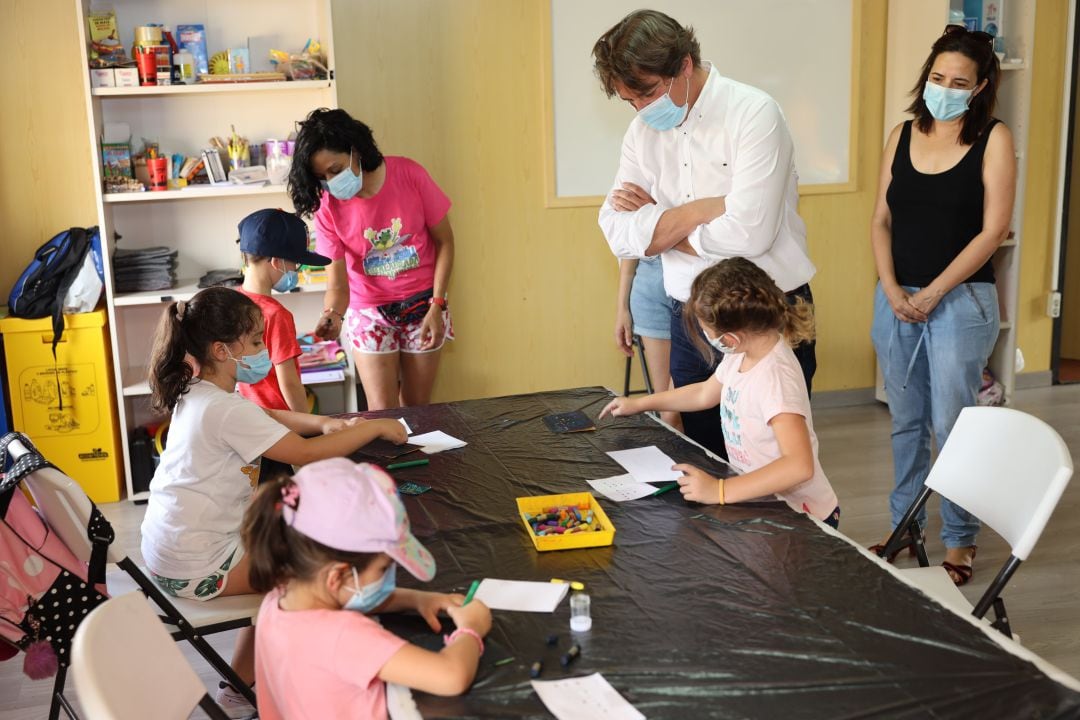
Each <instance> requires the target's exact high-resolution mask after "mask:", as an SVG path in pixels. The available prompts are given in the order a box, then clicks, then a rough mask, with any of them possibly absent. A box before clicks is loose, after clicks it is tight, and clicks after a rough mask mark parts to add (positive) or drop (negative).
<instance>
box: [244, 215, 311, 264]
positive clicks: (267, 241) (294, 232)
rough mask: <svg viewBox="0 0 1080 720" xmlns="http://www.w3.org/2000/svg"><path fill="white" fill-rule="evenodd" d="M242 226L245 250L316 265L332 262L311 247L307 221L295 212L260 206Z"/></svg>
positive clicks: (255, 253) (252, 253) (245, 219)
mask: <svg viewBox="0 0 1080 720" xmlns="http://www.w3.org/2000/svg"><path fill="white" fill-rule="evenodd" d="M238 227H239V229H240V251H241V252H246V253H248V254H250V255H261V256H262V257H271V258H281V259H282V260H291V261H292V262H294V263H299V264H301V265H314V266H315V267H324V266H326V265H329V264H330V258H328V257H326V256H324V255H319V254H318V253H313V252H311V251H310V250H308V249H307V239H308V230H307V225H305V224H304V221H303V220H301V219H300V218H298V217H296V215H293V214H292V213H287V212H285V211H284V210H277V209H273V208H267V209H265V210H256V211H255V212H253V213H251V214H250V215H248V216H247V217H246V218H244V219H243V220H241V221H240V225H239V226H238Z"/></svg>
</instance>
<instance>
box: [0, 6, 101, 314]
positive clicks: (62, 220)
mask: <svg viewBox="0 0 1080 720" xmlns="http://www.w3.org/2000/svg"><path fill="white" fill-rule="evenodd" d="M77 25H78V23H77V22H76V19H75V3H74V2H73V0H33V1H31V0H14V2H12V1H11V0H8V1H7V2H3V3H0V27H3V28H6V30H5V35H6V36H7V38H8V40H9V47H8V53H7V59H6V62H5V66H6V72H5V79H4V90H3V95H2V96H0V137H2V138H3V147H4V149H3V152H0V221H2V222H3V239H2V240H0V304H5V303H7V297H8V292H9V291H10V290H11V286H12V285H13V284H14V282H15V280H16V279H17V278H18V277H19V273H20V272H22V270H23V268H24V267H26V265H27V264H28V263H29V262H30V260H31V258H33V256H34V250H36V249H37V248H38V246H39V245H41V244H42V243H44V242H45V241H46V240H48V239H49V238H50V237H52V236H53V235H55V234H56V233H57V232H59V231H61V230H64V229H65V228H69V227H71V226H73V225H77V226H88V225H96V224H97V211H96V210H95V209H94V185H93V183H94V179H93V172H92V171H91V169H90V162H91V156H90V148H89V142H88V138H89V131H88V130H87V129H86V101H85V100H84V99H83V89H82V83H83V82H84V80H83V76H82V72H81V71H80V69H79V53H81V52H82V41H81V39H80V38H79V34H78V28H77Z"/></svg>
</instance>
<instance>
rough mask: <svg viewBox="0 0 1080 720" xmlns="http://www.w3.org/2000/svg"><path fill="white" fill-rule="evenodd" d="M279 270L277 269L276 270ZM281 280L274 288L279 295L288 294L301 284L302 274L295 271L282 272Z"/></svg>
mask: <svg viewBox="0 0 1080 720" xmlns="http://www.w3.org/2000/svg"><path fill="white" fill-rule="evenodd" d="M274 269H275V270H277V268H274ZM281 272H282V275H281V278H280V279H279V280H278V281H277V282H276V283H274V285H273V288H274V290H276V291H277V292H279V293H287V292H289V291H290V290H292V289H293V288H294V287H296V286H297V285H299V284H300V273H298V272H296V271H295V270H282V271H281Z"/></svg>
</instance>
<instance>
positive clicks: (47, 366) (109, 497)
mask: <svg viewBox="0 0 1080 720" xmlns="http://www.w3.org/2000/svg"><path fill="white" fill-rule="evenodd" d="M0 333H2V334H3V337H4V350H5V355H6V363H7V371H8V379H9V381H10V390H11V397H10V402H11V417H12V425H13V427H14V428H15V429H16V430H19V431H20V432H23V433H26V435H28V436H29V437H30V439H31V440H32V441H33V442H34V444H35V445H36V446H37V447H38V449H39V450H41V452H42V454H44V456H45V458H46V459H47V460H49V461H50V462H52V463H53V464H54V465H56V466H57V467H59V468H60V469H61V470H63V471H64V473H66V474H67V475H69V476H70V477H72V478H73V479H74V480H75V481H76V482H78V483H79V484H80V485H81V486H82V487H83V489H85V490H86V493H87V495H89V496H90V499H91V500H93V501H94V502H97V503H102V502H115V501H117V500H119V499H120V483H121V476H122V470H121V467H122V465H121V463H122V457H121V455H120V433H119V428H118V422H117V415H116V402H115V400H114V398H113V390H112V389H113V378H112V364H111V362H110V358H109V350H108V347H109V346H108V334H107V332H106V329H105V311H104V310H97V311H95V312H90V313H80V314H78V315H65V316H64V334H63V336H62V337H61V339H60V343H59V344H58V345H57V346H56V360H55V362H54V361H53V355H52V340H53V331H52V318H43V319H41V320H22V319H19V318H5V319H0Z"/></svg>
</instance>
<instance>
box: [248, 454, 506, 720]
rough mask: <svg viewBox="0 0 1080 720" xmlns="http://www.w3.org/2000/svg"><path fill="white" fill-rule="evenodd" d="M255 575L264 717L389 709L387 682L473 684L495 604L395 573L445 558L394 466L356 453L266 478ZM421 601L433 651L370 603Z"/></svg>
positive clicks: (253, 518) (353, 714) (426, 572)
mask: <svg viewBox="0 0 1080 720" xmlns="http://www.w3.org/2000/svg"><path fill="white" fill-rule="evenodd" d="M243 536H244V546H245V547H246V548H247V550H248V554H249V557H250V558H251V571H250V572H251V583H252V586H253V587H254V588H256V589H257V590H259V591H260V592H266V593H267V595H266V597H265V598H264V599H263V603H262V608H261V609H260V610H259V618H258V621H257V622H256V624H255V636H256V642H255V677H256V683H255V691H256V694H257V696H258V701H259V717H261V718H263V720H284V719H285V718H288V720H306V719H309V718H310V719H311V720H316V719H318V720H323V718H372V719H373V720H375V719H377V718H385V717H386V716H387V703H386V683H388V682H389V683H396V684H398V685H404V686H405V687H409V688H416V689H417V690H422V691H424V692H428V693H433V694H436V695H458V694H460V693H463V692H465V691H466V690H468V689H469V686H470V685H472V681H473V677H474V676H475V675H476V669H477V666H478V664H479V662H480V656H481V655H483V653H484V641H483V636H484V635H486V634H487V633H488V631H489V630H490V629H491V611H490V610H489V609H488V608H487V606H486V605H484V603H482V602H480V601H479V600H473V601H472V602H470V603H468V604H467V605H464V604H463V601H464V600H465V598H464V597H462V596H461V595H447V594H443V593H431V592H422V591H420V590H407V589H404V588H399V587H397V585H396V570H397V568H398V567H399V566H400V567H401V568H404V569H405V570H406V571H407V572H408V573H409V574H410V575H412V576H413V577H415V578H417V579H418V580H423V581H426V580H431V579H432V577H434V575H435V559H434V558H433V557H432V556H431V554H430V553H429V552H428V551H427V549H426V548H425V547H424V546H423V545H421V544H420V543H419V542H418V541H417V539H416V538H415V537H414V536H413V534H412V532H411V531H410V529H409V518H408V515H407V514H406V513H405V507H404V506H403V505H402V504H401V500H400V499H399V498H398V494H397V488H396V487H395V485H394V481H393V480H391V479H390V476H389V475H387V474H386V473H385V472H383V471H382V470H381V469H380V468H378V467H376V466H374V465H367V464H359V465H357V464H354V463H352V462H350V461H349V460H346V459H345V458H334V459H332V460H323V461H321V462H316V463H312V464H310V465H305V466H304V467H302V468H301V469H300V470H299V472H297V473H296V475H295V476H293V477H290V478H284V479H281V480H278V481H276V482H273V483H266V484H264V485H262V486H261V487H260V488H259V492H258V494H257V495H256V496H255V500H254V501H253V502H252V503H251V506H250V507H249V508H248V511H247V516H246V518H245V521H244V535H243ZM402 611H413V612H416V613H418V614H419V615H420V616H421V617H423V618H424V620H426V621H427V623H428V625H429V626H430V627H431V629H432V630H433V631H435V632H439V631H440V630H441V629H442V623H441V622H440V621H439V617H438V616H439V615H440V614H445V615H449V616H450V618H451V619H453V621H454V624H455V625H456V626H457V629H456V630H454V632H453V633H450V634H449V635H447V636H446V637H445V639H444V641H445V643H446V646H445V647H444V648H443V649H442V650H441V651H439V652H432V651H430V650H425V649H423V648H421V647H418V646H416V645H413V644H411V643H409V642H407V641H406V640H404V639H402V638H400V637H398V636H397V635H395V634H394V633H392V632H390V631H389V630H387V629H385V628H384V627H383V626H382V625H380V624H379V622H378V621H377V620H376V619H374V618H371V617H368V614H369V613H376V612H378V613H388V612H402Z"/></svg>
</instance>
